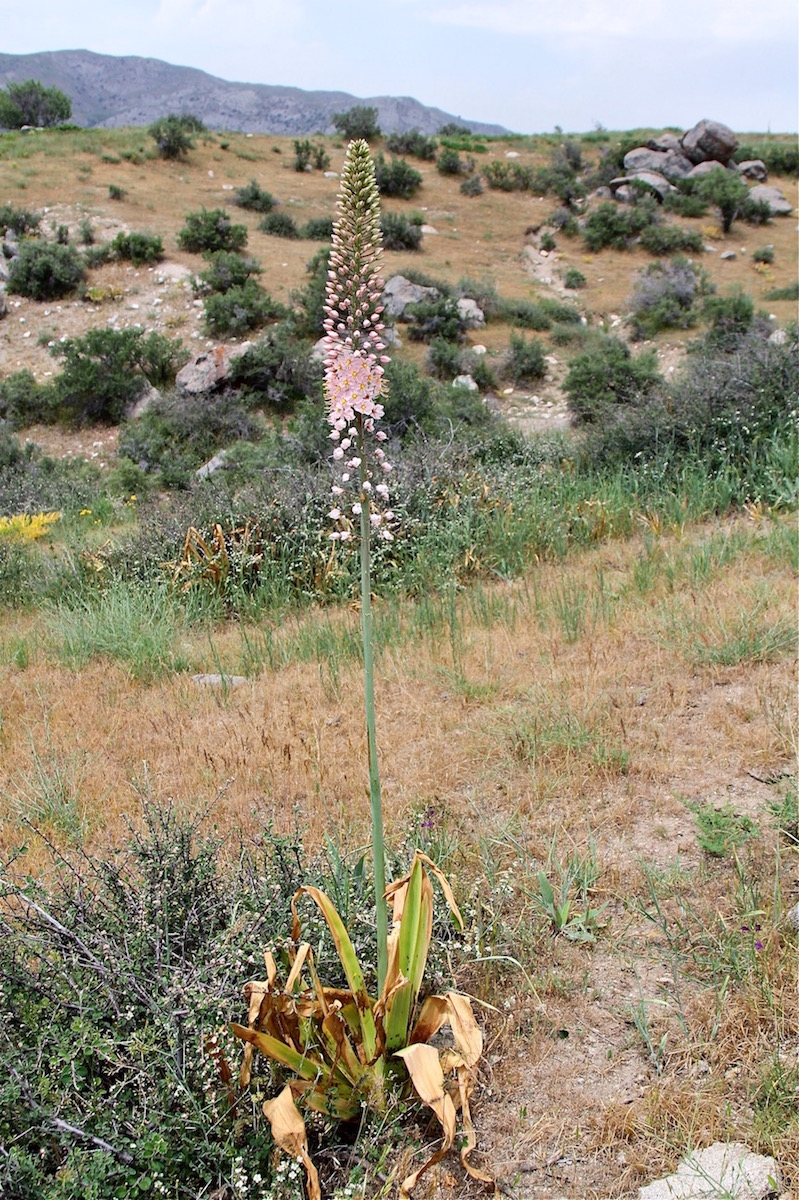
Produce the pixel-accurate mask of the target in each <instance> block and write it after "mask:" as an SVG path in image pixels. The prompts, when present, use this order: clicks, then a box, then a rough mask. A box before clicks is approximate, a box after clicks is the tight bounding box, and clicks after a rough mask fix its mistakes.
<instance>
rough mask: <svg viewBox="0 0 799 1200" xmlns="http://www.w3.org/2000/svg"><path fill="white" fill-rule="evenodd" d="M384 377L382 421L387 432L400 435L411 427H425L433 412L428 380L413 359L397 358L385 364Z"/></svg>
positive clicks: (396, 435)
mask: <svg viewBox="0 0 799 1200" xmlns="http://www.w3.org/2000/svg"><path fill="white" fill-rule="evenodd" d="M386 381H387V383H388V391H387V394H386V397H385V401H384V410H385V411H384V416H383V421H384V423H385V425H386V428H387V429H388V431H389V433H390V434H391V435H392V436H394V437H401V436H402V435H403V434H404V433H406V432H407V431H408V430H409V429H411V428H417V427H420V428H424V427H425V426H426V425H427V424H428V422H429V421H430V420H431V419H432V417H433V414H434V404H433V395H432V389H431V385H430V381H429V380H428V379H425V378H424V376H423V375H421V374H420V373H419V370H418V368H417V367H416V366H415V365H414V364H413V363H408V362H400V361H399V360H398V359H392V360H391V362H390V363H389V364H388V366H387V367H386Z"/></svg>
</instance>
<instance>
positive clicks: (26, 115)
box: [0, 79, 72, 129]
mask: <svg viewBox="0 0 799 1200" xmlns="http://www.w3.org/2000/svg"><path fill="white" fill-rule="evenodd" d="M71 115H72V101H71V100H70V98H69V96H67V95H66V94H65V93H64V92H62V91H61V90H60V89H59V88H57V87H45V86H44V84H42V83H40V82H39V80H38V79H26V80H24V81H23V82H21V83H10V82H9V83H7V84H6V88H5V91H3V92H0V126H2V127H3V128H5V129H21V128H22V127H23V125H32V126H34V127H36V128H39V127H42V126H44V127H47V126H52V125H61V124H63V122H64V121H68V120H69V118H70V116H71Z"/></svg>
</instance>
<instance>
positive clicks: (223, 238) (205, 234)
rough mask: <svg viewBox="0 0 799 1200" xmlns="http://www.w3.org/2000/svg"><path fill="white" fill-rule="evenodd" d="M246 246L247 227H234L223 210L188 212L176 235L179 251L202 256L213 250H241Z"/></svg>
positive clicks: (203, 209)
mask: <svg viewBox="0 0 799 1200" xmlns="http://www.w3.org/2000/svg"><path fill="white" fill-rule="evenodd" d="M246 244H247V226H246V225H234V223H233V222H232V221H231V219H230V214H229V213H227V212H225V210H224V208H214V209H210V210H209V209H206V208H202V209H200V211H199V212H190V213H187V215H186V221H185V224H184V226H183V228H182V229H181V230H180V232H179V234H178V245H179V246H180V248H181V250H188V251H189V252H190V253H191V254H204V253H206V251H211V252H212V251H214V250H241V249H242V248H243V247H244V246H245V245H246Z"/></svg>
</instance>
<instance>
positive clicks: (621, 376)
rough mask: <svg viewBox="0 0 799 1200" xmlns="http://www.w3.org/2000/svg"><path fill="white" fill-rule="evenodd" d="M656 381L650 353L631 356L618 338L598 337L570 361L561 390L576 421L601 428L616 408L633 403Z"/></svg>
mask: <svg viewBox="0 0 799 1200" xmlns="http://www.w3.org/2000/svg"><path fill="white" fill-rule="evenodd" d="M660 381H661V380H660V375H659V373H658V369H657V356H656V355H655V353H654V351H647V352H646V353H644V354H639V355H638V356H636V357H633V355H632V354H631V353H630V349H629V347H628V346H626V345H625V343H624V342H622V341H619V339H618V338H613V337H602V338H601V340H599V341H598V342H597V343H596V345H594V346H592V347H591V349H589V350H586V351H584V352H583V353H582V354H578V355H577V356H576V357H575V358H573V359H572V361H571V364H570V366H569V371H568V374H567V375H566V379H565V380H564V384H563V390H564V391H565V393H566V395H567V396H568V398H569V410H570V411H571V412H572V413H573V415H574V416H575V418H576V419H577V420H578V422H580V423H581V424H587V425H599V426H601V425H602V423H603V421H605V420H607V419H608V418H609V417H610V415H611V414H612V411H613V409H614V407H615V406H616V405H620V404H621V405H627V404H632V403H635V402H636V401H637V400H639V399H640V398H641V397H643V396H645V395H646V394H647V393H648V392H649V391H651V390H652V388H653V387H655V385H656V384H658V383H659V382H660Z"/></svg>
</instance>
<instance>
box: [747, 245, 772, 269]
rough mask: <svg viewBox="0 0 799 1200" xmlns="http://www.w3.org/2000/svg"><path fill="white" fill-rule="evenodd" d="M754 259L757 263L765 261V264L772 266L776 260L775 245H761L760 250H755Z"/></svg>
mask: <svg viewBox="0 0 799 1200" xmlns="http://www.w3.org/2000/svg"><path fill="white" fill-rule="evenodd" d="M752 261H753V262H756V263H763V264H764V265H765V266H770V265H771V263H773V262H774V247H773V246H761V248H760V249H759V250H755V252H754V254H753V255H752Z"/></svg>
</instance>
